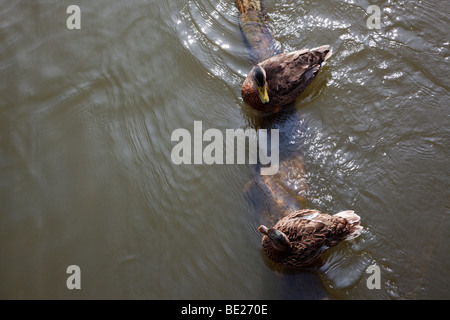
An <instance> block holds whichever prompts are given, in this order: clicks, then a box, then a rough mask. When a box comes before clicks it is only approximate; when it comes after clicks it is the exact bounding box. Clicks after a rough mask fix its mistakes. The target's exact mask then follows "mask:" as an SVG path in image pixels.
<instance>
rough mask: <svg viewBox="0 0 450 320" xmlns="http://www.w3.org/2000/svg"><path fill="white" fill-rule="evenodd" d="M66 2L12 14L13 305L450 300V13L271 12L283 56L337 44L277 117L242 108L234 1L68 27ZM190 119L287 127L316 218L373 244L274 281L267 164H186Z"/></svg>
mask: <svg viewBox="0 0 450 320" xmlns="http://www.w3.org/2000/svg"><path fill="white" fill-rule="evenodd" d="M71 4H74V3H72V2H70V1H55V0H49V1H43V0H42V1H31V0H28V1H26V0H16V1H13V0H10V1H3V2H2V4H0V42H1V46H0V48H1V49H0V75H1V81H0V257H1V258H0V282H1V285H0V297H1V298H12V299H17V298H33V299H34V298H39V299H48V298H70V299H71V298H125V299H280V298H283V299H285V298H286V299H288V298H291V299H296V298H303V299H316V298H317V299H322V298H331V299H333V298H338V299H390V298H394V299H396V298H401V299H431V298H445V299H449V298H450V290H449V289H448V288H449V287H450V277H449V276H448V274H449V272H450V252H449V250H448V246H449V244H450V231H449V230H450V221H449V213H450V210H449V208H450V203H449V199H450V192H449V190H450V188H449V187H450V172H449V160H448V159H449V158H450V152H449V145H450V126H449V117H450V112H449V105H450V103H449V102H450V99H449V94H448V90H449V83H448V76H449V65H448V63H449V53H450V45H449V42H450V39H449V37H448V25H449V12H448V5H447V3H445V2H443V1H431V0H427V1H376V3H372V2H370V3H369V2H368V1H356V0H354V1H351V0H349V1H292V0H277V1H275V0H270V1H269V0H266V6H267V9H268V12H269V15H270V17H271V19H272V21H273V29H274V36H275V38H276V39H277V40H279V41H280V42H281V44H282V46H283V49H282V50H283V51H288V50H293V49H298V48H303V47H317V46H319V45H324V44H330V45H331V46H332V48H333V50H334V56H333V57H332V59H330V61H329V63H328V64H327V65H326V66H325V67H324V68H323V70H322V71H321V72H320V74H319V76H318V78H317V79H316V80H315V81H314V83H313V84H312V85H311V87H310V88H309V89H308V90H307V91H306V92H305V93H304V94H303V95H302V98H301V99H300V100H299V101H298V102H297V103H296V106H295V108H294V109H293V110H291V112H287V113H284V114H281V115H278V116H276V117H274V118H270V119H267V118H263V119H261V118H260V117H258V116H257V115H255V114H254V112H252V111H251V110H250V109H249V108H248V107H247V106H245V105H244V104H243V102H242V100H241V98H240V86H241V83H242V81H243V80H244V77H245V75H246V73H247V72H248V70H249V68H250V65H249V62H248V52H247V51H246V48H245V46H244V45H243V41H242V37H241V34H240V30H239V25H238V16H237V10H236V8H235V7H234V1H222V0H221V1H209V0H203V1H200V0H197V1H187V0H183V1H177V2H175V1H170V2H169V3H166V2H161V1H158V2H157V1H144V0H135V1H127V2H126V3H125V2H123V1H110V0H109V1H106V0H96V1H81V2H80V1H79V2H78V3H76V4H78V5H79V6H80V8H81V29H80V30H68V29H67V27H66V20H67V18H68V17H69V15H68V14H67V13H66V9H67V7H68V6H69V5H71ZM370 4H376V5H378V6H379V7H380V9H381V28H380V29H373V30H370V29H368V27H367V24H366V20H367V18H368V17H369V15H368V14H367V13H366V9H367V7H368V6H369V5H370ZM194 121H202V123H203V128H204V130H206V129H208V128H217V129H220V130H223V131H225V130H226V129H238V128H243V129H245V128H259V127H267V126H269V127H272V128H278V129H280V137H281V139H282V141H281V142H280V144H281V145H284V146H286V148H288V149H290V150H296V151H297V150H298V151H300V152H301V154H302V155H303V157H304V161H305V170H306V172H307V176H306V178H307V182H308V185H309V191H308V197H309V199H310V200H309V202H308V206H309V207H312V208H315V209H319V210H322V211H324V212H328V213H336V212H338V211H341V210H344V209H353V210H355V211H356V212H357V213H358V214H359V215H360V216H361V218H362V224H363V225H364V227H365V231H364V233H363V234H362V235H361V236H360V238H358V239H357V240H356V241H353V242H347V243H342V244H340V245H339V246H338V247H336V248H334V249H332V250H330V251H329V252H328V253H327V254H326V255H325V256H324V261H323V265H322V267H321V268H320V269H319V270H310V271H305V272H302V273H300V274H294V275H281V276H280V275H279V274H277V273H275V272H274V270H273V268H272V266H271V265H270V264H269V263H268V262H267V260H266V259H265V257H264V254H263V253H262V251H261V246H260V239H261V237H260V234H259V232H258V231H257V230H256V228H257V226H258V225H259V223H260V219H261V217H260V213H259V212H256V210H255V207H254V206H253V205H252V204H251V203H250V202H249V201H247V200H246V199H245V197H244V194H243V190H244V186H245V184H246V183H247V182H248V181H249V180H250V179H251V178H252V177H253V175H254V168H253V167H252V165H238V164H235V165H205V164H204V165H175V164H173V162H172V160H171V150H172V148H173V146H174V144H175V143H174V142H172V141H171V134H172V132H173V131H174V130H175V129H177V128H186V129H188V130H190V131H192V130H193V124H194ZM69 265H78V266H79V267H80V269H81V290H69V289H68V288H67V287H66V280H67V278H68V276H69V275H68V274H67V273H66V269H67V267H68V266H69ZM371 265H376V266H378V267H379V268H380V280H381V281H380V289H369V288H368V287H367V282H368V280H369V276H370V274H369V273H366V270H367V268H368V267H369V266H371ZM286 280H287V281H286ZM286 283H290V284H289V285H286Z"/></svg>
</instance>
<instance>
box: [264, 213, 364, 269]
mask: <svg viewBox="0 0 450 320" xmlns="http://www.w3.org/2000/svg"><path fill="white" fill-rule="evenodd" d="M359 220H360V218H359V216H358V215H357V214H355V213H354V212H353V211H351V210H348V211H342V212H339V213H337V214H335V215H328V214H323V213H321V212H320V211H317V210H309V209H306V210H299V211H295V212H293V213H291V214H289V215H287V216H286V217H284V218H283V219H281V220H280V221H278V222H277V223H276V224H275V226H274V227H273V228H267V227H266V226H264V225H262V226H260V227H259V228H258V230H259V232H261V233H262V234H263V235H264V236H263V238H262V247H263V249H264V252H265V253H266V255H267V257H268V258H269V259H270V260H272V261H274V262H275V263H278V264H280V265H282V266H285V267H288V268H293V269H296V268H300V267H303V266H308V265H311V264H312V263H313V262H314V261H315V260H316V259H317V258H319V257H320V255H321V254H322V253H324V252H325V251H326V250H327V249H329V248H331V247H333V246H335V245H337V244H338V243H339V242H341V241H342V240H352V239H354V238H356V237H358V236H359V234H360V232H361V230H362V227H361V226H360V225H359Z"/></svg>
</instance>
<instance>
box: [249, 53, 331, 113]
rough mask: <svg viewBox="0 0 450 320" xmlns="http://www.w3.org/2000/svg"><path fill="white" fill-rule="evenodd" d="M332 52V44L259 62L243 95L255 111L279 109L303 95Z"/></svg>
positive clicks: (278, 55) (250, 74) (251, 72)
mask: <svg viewBox="0 0 450 320" xmlns="http://www.w3.org/2000/svg"><path fill="white" fill-rule="evenodd" d="M331 55H332V50H331V49H330V46H329V45H325V46H321V47H318V48H314V49H302V50H296V51H292V52H286V53H280V54H277V55H274V56H272V57H270V58H268V59H266V60H264V61H261V62H259V63H258V64H256V65H255V66H254V67H253V68H252V70H251V71H250V72H249V73H248V75H247V77H246V78H245V80H244V82H243V84H242V88H241V96H242V99H243V100H244V102H245V103H246V104H248V105H249V106H250V107H252V108H253V109H255V110H258V111H261V112H265V113H270V112H277V111H279V110H281V109H283V107H285V106H286V105H289V104H291V103H293V102H295V100H296V99H297V98H298V97H299V96H300V94H301V93H302V92H303V91H304V90H305V89H306V87H307V86H308V85H309V84H310V83H311V82H312V81H313V80H314V78H315V77H316V75H317V73H318V72H319V70H320V68H321V67H322V66H323V65H324V64H325V61H326V60H327V59H329V58H330V57H331Z"/></svg>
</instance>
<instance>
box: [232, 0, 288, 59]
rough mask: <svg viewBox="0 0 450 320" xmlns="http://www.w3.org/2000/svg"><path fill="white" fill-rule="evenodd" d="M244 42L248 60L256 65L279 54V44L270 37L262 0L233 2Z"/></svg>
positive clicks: (267, 19)
mask: <svg viewBox="0 0 450 320" xmlns="http://www.w3.org/2000/svg"><path fill="white" fill-rule="evenodd" d="M235 3H236V7H237V9H238V10H239V25H240V27H241V30H242V35H243V37H244V42H245V43H246V45H247V47H248V48H249V50H250V60H251V62H252V63H253V64H257V63H259V62H261V61H263V60H266V59H268V58H270V57H272V56H274V55H276V54H278V53H280V48H281V46H280V43H279V42H278V41H276V40H275V39H274V37H273V35H272V30H271V27H270V25H269V17H268V15H267V12H266V9H265V6H264V1H263V0H235Z"/></svg>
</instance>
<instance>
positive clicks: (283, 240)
mask: <svg viewBox="0 0 450 320" xmlns="http://www.w3.org/2000/svg"><path fill="white" fill-rule="evenodd" d="M258 231H259V232H261V233H262V234H263V235H265V236H267V238H268V239H269V241H270V244H271V245H272V247H274V248H275V249H276V250H278V251H282V252H286V251H289V250H290V249H291V242H290V241H289V239H288V237H287V236H286V235H285V234H284V233H283V232H281V231H279V230H277V229H274V228H267V227H266V226H260V227H259V228H258Z"/></svg>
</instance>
